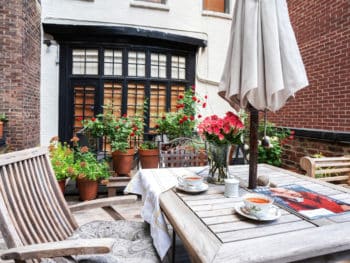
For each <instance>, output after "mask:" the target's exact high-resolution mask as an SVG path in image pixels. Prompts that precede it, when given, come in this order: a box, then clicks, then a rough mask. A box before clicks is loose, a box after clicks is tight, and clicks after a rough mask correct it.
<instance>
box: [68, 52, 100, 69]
mask: <svg viewBox="0 0 350 263" xmlns="http://www.w3.org/2000/svg"><path fill="white" fill-rule="evenodd" d="M72 60H73V63H72V74H79V75H86V74H88V75H97V74H98V50H97V49H73V51H72Z"/></svg>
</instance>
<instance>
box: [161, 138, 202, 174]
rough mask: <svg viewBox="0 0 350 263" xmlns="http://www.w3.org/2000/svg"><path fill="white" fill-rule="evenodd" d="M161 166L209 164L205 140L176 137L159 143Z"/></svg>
mask: <svg viewBox="0 0 350 263" xmlns="http://www.w3.org/2000/svg"><path fill="white" fill-rule="evenodd" d="M159 162H160V163H159V167H161V168H162V167H189V166H204V165H207V164H208V156H207V153H206V150H205V145H204V143H203V142H199V141H197V140H194V139H192V138H185V137H181V138H176V139H174V140H172V141H170V142H167V143H160V145H159Z"/></svg>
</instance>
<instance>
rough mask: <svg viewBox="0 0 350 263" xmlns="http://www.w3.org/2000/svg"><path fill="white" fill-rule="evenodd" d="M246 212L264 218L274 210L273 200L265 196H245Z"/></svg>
mask: <svg viewBox="0 0 350 263" xmlns="http://www.w3.org/2000/svg"><path fill="white" fill-rule="evenodd" d="M243 202H244V210H245V211H246V212H247V213H249V214H251V215H254V216H264V215H266V214H267V213H268V212H269V211H270V209H271V208H272V204H273V198H271V197H269V196H267V195H263V194H246V195H244V196H243Z"/></svg>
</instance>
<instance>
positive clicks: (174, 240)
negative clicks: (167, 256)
mask: <svg viewBox="0 0 350 263" xmlns="http://www.w3.org/2000/svg"><path fill="white" fill-rule="evenodd" d="M172 243H173V244H172V249H171V250H172V252H171V263H175V253H176V232H175V230H174V228H173V242H172Z"/></svg>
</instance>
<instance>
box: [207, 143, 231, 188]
mask: <svg viewBox="0 0 350 263" xmlns="http://www.w3.org/2000/svg"><path fill="white" fill-rule="evenodd" d="M230 147H231V145H229V144H216V143H212V142H208V143H207V152H208V161H209V175H208V182H209V183H214V184H224V183H225V179H226V178H228V158H229V151H230Z"/></svg>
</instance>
